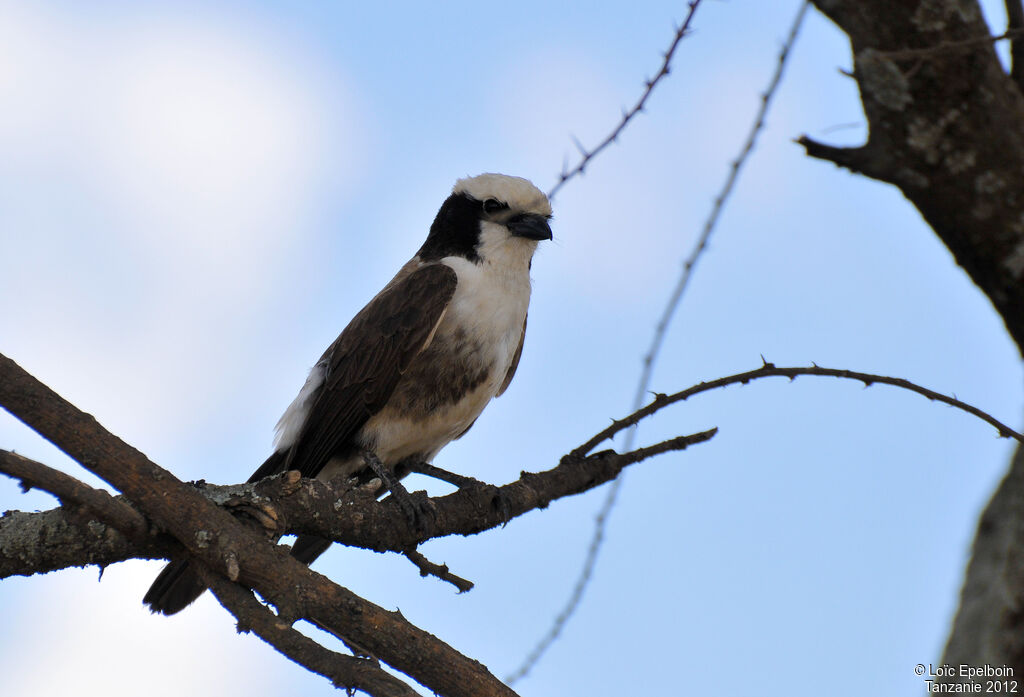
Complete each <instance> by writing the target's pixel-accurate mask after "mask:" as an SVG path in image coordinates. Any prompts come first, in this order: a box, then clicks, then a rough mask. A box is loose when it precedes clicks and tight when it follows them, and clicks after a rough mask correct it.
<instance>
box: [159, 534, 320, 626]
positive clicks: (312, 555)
mask: <svg viewBox="0 0 1024 697" xmlns="http://www.w3.org/2000/svg"><path fill="white" fill-rule="evenodd" d="M330 546H331V541H330V540H325V539H324V538H322V537H317V536H316V535H299V537H298V538H297V539H296V540H295V544H294V545H292V556H293V557H295V558H296V559H298V560H299V561H301V562H302V563H303V564H307V565H308V564H312V563H313V562H314V561H316V558H317V557H319V556H320V555H321V554H323V553H324V552H326V551H327V548H328V547H330ZM205 590H206V586H204V585H203V582H202V581H200V580H199V574H197V573H196V572H195V570H194V569H193V568H192V567H191V566H190V565H189V562H188V560H187V559H177V560H175V561H172V562H171V563H169V564H168V565H167V566H165V567H164V569H163V571H161V572H160V575H159V576H157V577H156V580H155V581H153V585H152V586H150V587H149V592H148V593H146V597H145V598H143V599H142V602H144V603H145V604H146V605H149V609H150V610H151V611H152V612H159V613H161V614H164V615H173V614H175V613H177V612H181V611H182V610H184V609H185V608H186V607H188V606H189V605H191V604H192V603H193V602H194V601H195V600H196V599H197V598H198V597H199V596H201V595H202V594H203V591H205Z"/></svg>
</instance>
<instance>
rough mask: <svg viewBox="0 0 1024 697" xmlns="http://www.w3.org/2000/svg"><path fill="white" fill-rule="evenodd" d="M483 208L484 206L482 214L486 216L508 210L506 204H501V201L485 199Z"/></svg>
mask: <svg viewBox="0 0 1024 697" xmlns="http://www.w3.org/2000/svg"><path fill="white" fill-rule="evenodd" d="M483 206H484V213H487V214H494V213H497V212H498V211H503V210H505V209H506V208H508V204H507V203H502V202H501V201H499V200H498V199H496V198H489V199H487V200H486V201H484V204H483Z"/></svg>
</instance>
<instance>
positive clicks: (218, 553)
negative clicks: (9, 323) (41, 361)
mask: <svg viewBox="0 0 1024 697" xmlns="http://www.w3.org/2000/svg"><path fill="white" fill-rule="evenodd" d="M0 404H2V405H3V406H4V408H5V409H7V410H8V411H10V412H11V413H12V414H13V415H14V416H15V417H17V418H18V419H20V420H21V421H23V422H24V423H26V424H28V425H29V426H30V427H32V428H33V429H34V430H36V431H37V432H38V433H39V434H40V435H42V436H43V437H44V438H47V439H48V440H50V441H51V442H53V443H54V444H55V445H56V446H57V447H59V448H60V449H61V450H63V451H64V452H66V453H67V454H68V455H70V456H71V457H72V458H74V459H75V460H77V461H78V462H79V463H81V464H82V465H83V466H84V467H86V469H89V470H90V471H92V472H94V473H96V474H97V475H99V476H100V477H102V478H104V479H105V480H106V481H108V482H110V483H111V484H112V485H113V486H114V487H116V488H118V489H120V490H121V491H122V492H123V493H124V494H125V495H126V496H128V497H129V498H130V499H131V500H132V501H133V502H134V503H135V504H136V505H137V506H138V507H139V509H140V510H141V511H143V512H144V513H145V514H147V515H148V516H149V517H150V518H151V519H152V520H153V521H154V522H155V523H157V524H158V525H159V526H160V527H163V528H164V529H166V530H168V531H169V532H170V533H171V534H172V535H173V536H174V537H175V538H176V539H178V540H179V541H180V542H181V543H182V544H183V545H184V546H185V547H186V548H187V549H188V551H189V552H190V553H191V554H192V555H193V556H195V557H196V558H197V559H198V560H199V562H201V563H202V564H203V565H205V567H206V568H208V569H213V570H216V572H217V573H221V574H224V575H226V576H228V577H229V578H231V579H232V580H234V578H235V577H237V579H238V580H240V581H241V582H242V583H245V584H246V585H247V586H250V587H252V588H254V589H256V590H258V591H259V592H260V594H261V595H262V596H263V597H264V598H267V599H268V600H270V601H271V602H273V603H274V604H275V605H276V606H277V608H278V610H279V613H280V614H282V615H284V616H286V617H294V618H304V619H308V620H309V621H311V622H314V623H316V624H318V625H321V626H326V627H330V628H332V629H333V630H334V631H336V632H338V633H339V634H341V635H345V636H348V637H351V638H352V640H353V641H354V642H355V643H357V644H359V645H360V646H365V647H366V648H367V649H368V650H369V651H371V652H372V653H373V654H374V655H375V656H377V657H378V658H380V659H381V660H384V661H385V662H387V663H388V664H390V665H391V666H393V667H394V668H396V669H397V670H400V671H402V672H404V673H406V674H407V675H409V676H410V677H412V678H414V679H415V680H417V681H418V682H420V683H422V684H423V685H425V686H427V687H429V688H430V689H432V690H433V691H435V692H437V693H439V694H442V695H452V696H453V697H462V696H464V697H470V696H489V695H494V696H498V695H503V696H505V697H510V696H511V695H514V694H515V693H514V692H512V691H511V690H510V689H509V688H508V687H507V686H505V685H504V684H503V683H502V682H501V681H500V680H498V679H497V678H495V677H494V676H493V675H491V674H490V673H489V672H488V671H487V669H486V668H484V667H483V666H482V665H480V664H479V663H477V662H476V661H473V660H471V659H469V658H467V657H466V656H463V655H462V654H460V653H459V652H457V651H455V650H454V649H452V648H451V647H450V646H448V645H447V644H445V643H444V642H442V641H441V640H439V639H437V638H436V637H434V636H432V635H430V634H428V633H427V632H424V631H423V630H421V629H419V628H417V627H415V626H413V625H412V624H410V623H409V622H407V621H406V620H405V619H404V618H403V617H401V615H400V614H398V613H391V612H387V611H386V610H384V609H383V608H381V607H379V606H377V605H374V604H373V603H370V602H368V601H366V600H364V599H362V598H360V597H358V596H356V595H355V594H354V593H352V592H351V591H348V590H346V589H344V588H342V587H340V586H338V585H337V584H335V583H332V582H331V581H330V580H329V579H327V578H325V577H324V576H322V575H320V574H317V573H315V572H313V571H311V570H310V569H309V568H308V567H306V566H304V565H303V564H301V563H300V562H299V561H297V560H296V559H294V558H292V557H291V556H290V555H289V554H287V552H286V551H285V550H284V549H281V548H279V547H276V546H275V545H272V544H270V543H269V542H268V541H267V540H266V539H264V538H263V537H262V536H261V535H259V534H257V533H255V532H253V531H252V530H250V529H248V528H247V527H246V526H244V525H243V524H241V523H240V522H239V521H238V520H236V519H235V518H234V517H233V516H231V515H230V514H229V513H227V512H225V511H224V510H222V509H221V508H218V507H217V506H216V505H214V504H213V503H212V502H210V501H209V500H208V499H206V498H205V497H203V496H202V495H201V494H200V493H199V492H198V491H196V490H195V489H193V488H192V487H189V486H186V485H184V484H182V483H181V482H180V481H178V480H177V479H176V478H175V477H174V476H173V475H171V474H170V473H169V472H167V471H166V470H164V469H163V468H161V467H159V466H158V465H156V464H154V463H153V462H151V461H150V460H149V459H148V458H146V457H145V455H143V454H142V453H140V452H139V451H138V450H135V449H134V448H131V447H130V446H128V445H127V444H125V443H124V442H122V441H121V440H120V439H118V438H117V437H116V436H114V435H112V434H111V433H110V432H108V431H107V430H106V429H104V428H103V427H101V426H100V425H99V424H98V423H97V422H96V420H95V419H94V418H93V417H91V416H89V415H88V414H84V413H82V412H81V411H79V410H78V409H76V408H75V407H74V406H72V405H71V404H70V403H68V402H67V401H66V400H64V399H62V398H61V397H60V396H59V395H57V394H56V393H54V392H53V391H52V390H50V389H49V388H47V387H46V386H45V385H43V384H42V383H40V382H39V381H38V380H36V379H35V378H33V377H32V376H31V375H29V374H28V373H26V372H25V371H24V370H22V369H21V368H20V367H19V366H18V365H17V364H16V363H14V361H12V360H10V359H9V358H7V357H6V356H2V355H0Z"/></svg>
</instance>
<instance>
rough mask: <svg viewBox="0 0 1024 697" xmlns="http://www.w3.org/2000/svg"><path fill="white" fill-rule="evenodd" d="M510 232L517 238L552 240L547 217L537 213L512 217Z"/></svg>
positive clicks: (508, 224)
mask: <svg viewBox="0 0 1024 697" xmlns="http://www.w3.org/2000/svg"><path fill="white" fill-rule="evenodd" d="M506 225H507V226H508V229H509V232H511V233H512V234H513V235H515V236H516V237H525V238H526V239H528V240H550V239H551V226H550V225H548V219H547V217H546V216H543V215H537V214H536V213H520V214H519V215H516V216H512V218H510V219H509V221H508V223H506Z"/></svg>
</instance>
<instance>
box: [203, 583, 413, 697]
mask: <svg viewBox="0 0 1024 697" xmlns="http://www.w3.org/2000/svg"><path fill="white" fill-rule="evenodd" d="M201 571H202V577H203V581H204V582H206V583H207V584H209V586H210V590H211V591H213V594H214V595H215V596H216V597H217V600H218V601H220V603H221V605H223V606H224V608H225V609H226V610H227V611H228V612H230V613H231V614H232V615H234V616H235V617H236V618H237V620H238V625H237V627H238V632H239V633H246V632H250V631H251V632H253V633H255V634H256V635H257V636H258V637H260V638H261V639H263V640H264V641H265V642H267V643H268V644H270V645H271V646H273V647H274V648H275V649H277V650H278V651H279V652H281V653H282V654H284V655H285V656H287V657H288V658H290V659H291V660H293V661H295V662H296V663H298V664H299V665H301V666H303V667H305V668H308V669H309V670H311V671H313V672H314V673H317V674H319V675H322V676H324V677H325V678H327V679H328V680H330V681H331V684H332V685H334V686H335V687H339V688H348V689H353V690H362V691H363V692H366V693H368V694H371V695H374V696H375V697H418V693H417V692H415V691H414V690H413V689H412V688H411V687H409V686H408V685H406V684H405V683H404V682H402V681H401V680H399V679H398V678H395V677H394V676H392V675H390V674H388V673H386V672H384V671H383V670H381V668H380V665H379V664H378V663H377V661H374V660H372V659H368V658H357V657H355V656H346V655H344V654H340V653H337V652H335V651H331V650H329V649H326V648H324V647H323V646H321V645H320V644H318V643H317V642H315V641H313V640H312V639H310V638H309V637H307V636H305V635H304V634H302V633H300V632H299V631H298V630H296V629H295V628H294V627H292V626H291V624H290V623H289V622H287V621H285V620H283V619H282V618H280V617H278V616H277V615H275V614H274V613H273V612H272V611H271V610H270V609H269V608H268V607H266V606H265V605H263V604H262V603H260V602H259V601H258V600H257V599H256V598H255V596H253V594H252V591H250V590H249V589H247V588H244V587H243V586H240V585H238V584H237V583H232V582H230V581H228V580H227V579H225V578H222V577H221V576H219V575H218V574H215V573H211V572H210V571H207V570H201Z"/></svg>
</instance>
